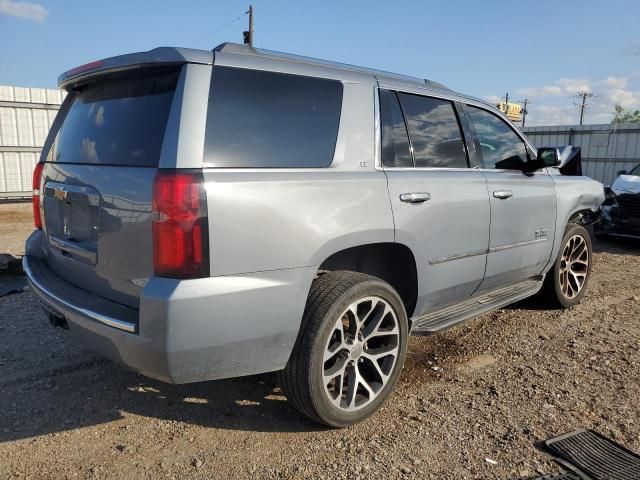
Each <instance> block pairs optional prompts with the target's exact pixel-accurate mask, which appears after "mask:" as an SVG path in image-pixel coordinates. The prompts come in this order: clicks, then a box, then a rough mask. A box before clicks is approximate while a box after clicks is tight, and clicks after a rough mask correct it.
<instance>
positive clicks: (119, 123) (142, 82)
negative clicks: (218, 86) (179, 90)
mask: <svg viewBox="0 0 640 480" xmlns="http://www.w3.org/2000/svg"><path fill="white" fill-rule="evenodd" d="M178 75H179V71H178V70H171V71H166V70H162V71H157V70H153V71H148V70H147V71H143V72H137V73H135V74H131V73H128V74H127V76H120V77H112V78H109V79H105V80H100V81H97V82H93V83H90V84H88V85H86V86H84V87H81V88H79V89H78V90H77V91H74V92H71V94H70V100H69V101H70V102H71V104H70V107H69V108H68V111H67V113H66V116H65V118H64V121H63V123H62V126H61V127H60V130H59V131H58V134H57V136H56V139H55V141H54V143H53V146H52V148H51V151H50V152H49V154H48V156H47V161H50V162H60V163H89V164H99V165H131V166H146V167H150V166H157V165H158V162H159V159H160V150H161V148H162V140H163V139H164V133H165V129H166V126H167V120H168V118H169V111H170V109H171V102H172V100H173V94H174V92H175V89H176V84H177V81H178Z"/></svg>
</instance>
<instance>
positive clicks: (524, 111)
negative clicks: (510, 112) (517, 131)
mask: <svg viewBox="0 0 640 480" xmlns="http://www.w3.org/2000/svg"><path fill="white" fill-rule="evenodd" d="M530 103H531V102H530V101H529V99H528V98H525V99H524V100H523V101H522V128H524V122H525V119H526V118H527V105H529V104H530Z"/></svg>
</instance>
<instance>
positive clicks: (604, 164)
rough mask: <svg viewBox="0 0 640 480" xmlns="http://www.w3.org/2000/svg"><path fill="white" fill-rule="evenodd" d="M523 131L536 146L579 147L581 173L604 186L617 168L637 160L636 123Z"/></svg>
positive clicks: (639, 157)
mask: <svg viewBox="0 0 640 480" xmlns="http://www.w3.org/2000/svg"><path fill="white" fill-rule="evenodd" d="M523 131H524V133H525V134H526V135H527V137H529V138H530V139H531V141H532V142H533V144H534V145H536V146H538V147H544V146H556V145H574V146H577V147H581V148H582V164H583V171H584V173H585V175H588V176H590V177H592V178H595V179H596V180H598V181H600V182H602V183H604V184H606V185H610V184H611V183H612V182H613V181H614V180H615V178H616V176H617V172H618V171H620V170H630V169H631V168H633V167H634V166H635V165H637V164H639V163H640V124H622V125H615V126H612V125H581V126H580V125H570V126H554V127H525V128H524V130H523Z"/></svg>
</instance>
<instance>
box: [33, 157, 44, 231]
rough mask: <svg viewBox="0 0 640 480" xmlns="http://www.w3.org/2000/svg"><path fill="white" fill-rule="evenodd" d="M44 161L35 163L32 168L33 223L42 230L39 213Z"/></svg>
mask: <svg viewBox="0 0 640 480" xmlns="http://www.w3.org/2000/svg"><path fill="white" fill-rule="evenodd" d="M43 168H44V163H42V162H40V163H36V168H34V169H33V184H32V187H33V200H32V203H33V224H34V225H35V227H36V228H37V229H38V230H42V215H41V214H40V182H41V181H42V169H43Z"/></svg>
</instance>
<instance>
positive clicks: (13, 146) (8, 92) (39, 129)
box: [0, 85, 66, 198]
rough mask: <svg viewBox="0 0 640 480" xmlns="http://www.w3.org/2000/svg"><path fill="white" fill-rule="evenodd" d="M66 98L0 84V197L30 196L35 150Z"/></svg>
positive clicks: (59, 93) (55, 91)
mask: <svg viewBox="0 0 640 480" xmlns="http://www.w3.org/2000/svg"><path fill="white" fill-rule="evenodd" d="M65 95H66V93H65V92H62V91H61V90H58V89H47V88H27V87H12V86H8V85H0V101H2V102H5V103H4V106H2V107H0V148H1V151H0V198H1V197H3V196H5V197H6V196H15V195H24V196H29V195H31V175H32V172H33V168H34V166H35V164H36V162H37V161H38V159H39V157H40V152H39V151H38V149H40V148H42V146H43V145H44V142H45V140H46V138H47V134H48V133H49V129H50V128H51V125H52V123H53V121H54V119H55V116H56V114H57V113H58V108H59V107H58V105H60V104H61V103H62V101H63V99H64V97H65ZM34 104H35V105H34ZM25 150H26V151H25Z"/></svg>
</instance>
